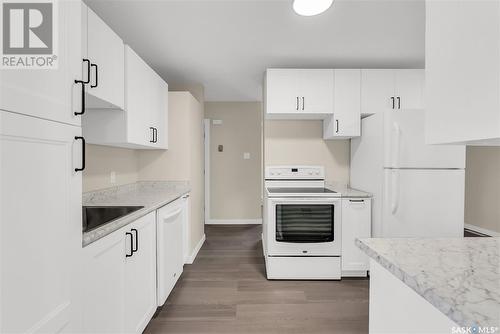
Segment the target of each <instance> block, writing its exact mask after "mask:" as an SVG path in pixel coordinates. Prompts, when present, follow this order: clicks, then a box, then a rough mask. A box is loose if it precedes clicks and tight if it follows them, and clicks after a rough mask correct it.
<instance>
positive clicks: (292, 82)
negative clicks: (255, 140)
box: [264, 69, 334, 119]
mask: <svg viewBox="0 0 500 334" xmlns="http://www.w3.org/2000/svg"><path fill="white" fill-rule="evenodd" d="M333 86H334V79H333V70H331V69H268V70H267V71H266V76H265V92H264V95H265V109H266V116H267V117H268V118H282V119H287V118H288V119H294V118H295V119H301V118H302V119H308V118H309V119H314V118H317V119H322V118H324V117H325V116H326V115H325V114H332V113H333Z"/></svg>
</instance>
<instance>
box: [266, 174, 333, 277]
mask: <svg viewBox="0 0 500 334" xmlns="http://www.w3.org/2000/svg"><path fill="white" fill-rule="evenodd" d="M264 197H265V198H264V217H263V218H264V219H263V233H262V234H263V236H262V245H263V249H264V256H265V259H266V272H267V278H268V279H340V278H341V259H340V256H341V244H340V243H341V194H340V193H337V192H335V191H333V190H330V189H328V188H326V187H325V172H324V168H323V167H321V166H269V167H266V169H265V195H264Z"/></svg>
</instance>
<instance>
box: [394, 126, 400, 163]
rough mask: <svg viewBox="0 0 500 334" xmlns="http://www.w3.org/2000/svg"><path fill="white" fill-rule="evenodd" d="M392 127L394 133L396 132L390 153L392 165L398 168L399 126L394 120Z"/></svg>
mask: <svg viewBox="0 0 500 334" xmlns="http://www.w3.org/2000/svg"><path fill="white" fill-rule="evenodd" d="M392 127H393V129H394V133H395V134H396V138H395V140H394V152H393V154H392V156H393V159H394V160H393V166H394V167H395V168H399V167H400V166H399V163H400V162H399V161H400V154H401V127H400V126H399V124H398V123H396V122H394V123H393V124H392Z"/></svg>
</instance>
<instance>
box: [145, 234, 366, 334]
mask: <svg viewBox="0 0 500 334" xmlns="http://www.w3.org/2000/svg"><path fill="white" fill-rule="evenodd" d="M205 233H206V237H207V240H206V242H205V244H204V246H203V247H202V249H201V250H200V252H199V254H198V256H197V258H196V260H195V262H194V263H193V264H192V265H186V266H184V273H183V275H182V276H181V278H180V280H179V282H178V283H177V286H176V287H175V289H174V290H173V292H172V294H171V295H170V297H169V298H168V300H167V302H166V304H165V305H164V306H163V308H162V309H161V311H160V312H159V313H158V314H157V315H156V317H155V318H153V319H152V320H151V322H150V324H149V325H148V327H147V328H146V330H145V333H147V334H159V333H287V334H291V333H301V334H302V333H368V285H369V284H368V283H369V281H368V280H367V279H344V280H342V281H268V280H267V279H266V276H265V265H264V258H263V256H262V244H261V241H260V235H261V225H237V226H236V225H233V226H231V225H224V226H221V225H207V226H206V227H205Z"/></svg>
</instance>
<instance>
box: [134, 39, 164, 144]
mask: <svg viewBox="0 0 500 334" xmlns="http://www.w3.org/2000/svg"><path fill="white" fill-rule="evenodd" d="M125 73H126V77H125V80H126V85H125V109H126V113H127V129H128V141H129V142H131V143H133V144H137V145H144V146H149V147H152V148H167V146H166V145H167V140H166V136H167V124H166V116H167V109H168V103H167V99H168V85H167V83H166V82H165V81H163V79H161V78H160V76H159V75H158V74H156V72H155V71H153V69H152V68H151V67H149V66H148V64H146V62H145V61H144V60H142V59H141V57H139V56H138V55H137V54H136V53H135V52H134V50H132V48H130V47H129V46H128V45H127V46H126V47H125Z"/></svg>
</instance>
